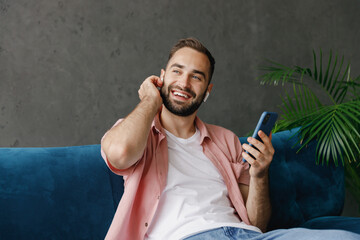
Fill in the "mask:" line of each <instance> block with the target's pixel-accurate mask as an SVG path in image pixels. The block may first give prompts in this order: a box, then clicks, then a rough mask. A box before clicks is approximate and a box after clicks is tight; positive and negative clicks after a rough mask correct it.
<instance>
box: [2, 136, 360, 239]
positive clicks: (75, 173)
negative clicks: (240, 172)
mask: <svg viewBox="0 0 360 240" xmlns="http://www.w3.org/2000/svg"><path fill="white" fill-rule="evenodd" d="M293 133H294V130H293V131H284V132H280V133H276V134H273V140H272V142H273V145H274V147H275V150H276V153H275V156H274V160H273V163H272V164H271V168H270V188H271V201H272V205H273V214H272V217H271V221H270V224H269V229H278V228H292V227H299V226H302V227H308V228H342V229H347V230H351V231H358V229H357V228H358V225H357V224H358V223H359V220H358V219H357V218H346V217H340V216H339V215H340V214H341V212H342V208H343V204H344V171H343V168H342V167H334V166H332V165H330V166H326V167H324V166H317V165H316V164H315V143H311V144H309V145H308V146H307V147H306V148H305V149H304V150H303V151H301V152H300V153H299V154H296V150H297V149H298V148H299V146H298V145H297V146H294V144H295V142H296V137H294V138H290V137H291V136H292V135H293ZM240 141H242V142H244V141H246V138H240ZM122 193H123V180H122V177H120V176H116V175H114V174H113V173H112V172H111V171H109V169H108V168H107V166H106V165H105V163H104V161H103V159H102V158H101V156H100V145H86V146H70V147H55V148H46V147H44V148H0V216H1V218H0V239H103V238H104V236H105V235H106V232H107V229H108V228H109V226H110V223H111V220H112V218H113V215H114V213H115V210H116V208H117V204H118V202H119V201H120V198H121V196H122Z"/></svg>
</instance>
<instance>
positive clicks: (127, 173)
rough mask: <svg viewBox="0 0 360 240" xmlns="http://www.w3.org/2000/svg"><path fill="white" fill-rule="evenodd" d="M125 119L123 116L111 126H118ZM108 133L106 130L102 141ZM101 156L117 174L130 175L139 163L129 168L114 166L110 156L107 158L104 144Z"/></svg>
mask: <svg viewBox="0 0 360 240" xmlns="http://www.w3.org/2000/svg"><path fill="white" fill-rule="evenodd" d="M123 120H124V119H123V118H122V119H119V120H118V121H117V122H116V123H115V124H114V125H113V126H112V127H111V128H114V127H116V126H117V125H118V124H119V123H121V122H122V121H123ZM107 133H108V132H106V133H105V134H104V136H103V137H102V138H101V142H102V140H103V139H104V137H105V136H106V134H107ZM101 156H102V158H103V159H104V161H105V163H106V165H107V166H108V168H109V169H110V170H111V171H112V172H113V173H115V174H117V175H121V176H128V175H130V174H131V173H132V172H133V171H134V169H135V167H136V165H137V164H134V165H133V166H131V167H129V168H127V169H118V168H116V167H114V166H113V165H112V164H111V163H110V161H109V160H108V158H107V156H106V154H105V152H104V149H103V146H102V145H101ZM138 162H139V161H138Z"/></svg>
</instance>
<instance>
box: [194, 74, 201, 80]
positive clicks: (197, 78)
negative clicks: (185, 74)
mask: <svg viewBox="0 0 360 240" xmlns="http://www.w3.org/2000/svg"><path fill="white" fill-rule="evenodd" d="M192 77H193V78H194V79H196V80H201V78H200V77H198V76H196V75H193V76H192Z"/></svg>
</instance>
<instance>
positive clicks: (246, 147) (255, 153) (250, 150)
mask: <svg viewBox="0 0 360 240" xmlns="http://www.w3.org/2000/svg"><path fill="white" fill-rule="evenodd" d="M243 149H244V150H246V151H248V153H250V154H251V155H253V156H254V157H255V159H258V158H259V155H260V152H259V150H257V149H255V148H254V147H252V146H250V145H248V144H246V143H244V144H243Z"/></svg>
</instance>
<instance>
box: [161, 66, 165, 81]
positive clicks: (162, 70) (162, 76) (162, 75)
mask: <svg viewBox="0 0 360 240" xmlns="http://www.w3.org/2000/svg"><path fill="white" fill-rule="evenodd" d="M164 77H165V70H164V69H161V72H160V79H161V81H164Z"/></svg>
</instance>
